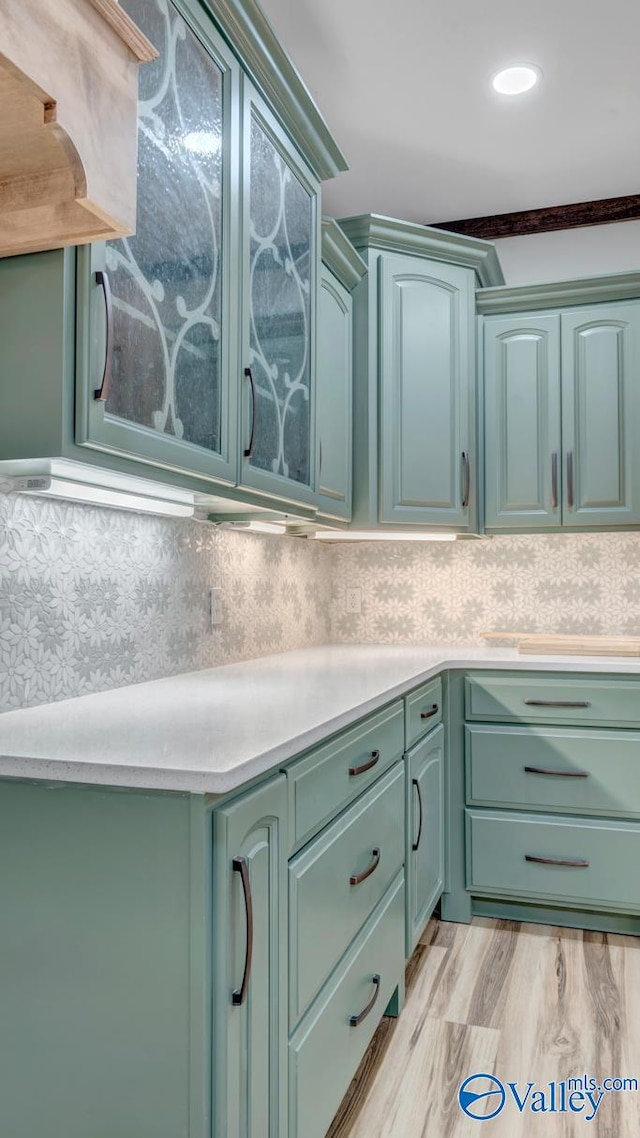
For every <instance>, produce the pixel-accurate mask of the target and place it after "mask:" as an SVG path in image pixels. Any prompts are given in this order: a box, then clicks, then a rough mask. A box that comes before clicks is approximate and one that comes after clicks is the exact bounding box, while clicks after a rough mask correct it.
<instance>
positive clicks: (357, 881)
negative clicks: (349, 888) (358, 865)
mask: <svg viewBox="0 0 640 1138" xmlns="http://www.w3.org/2000/svg"><path fill="white" fill-rule="evenodd" d="M371 853H372V854H373V861H372V862H371V865H368V866H367V868H366V869H365V871H364V873H352V874H351V877H350V878H349V885H362V882H363V881H366V880H367V877H371V874H372V873H374V872H375V870H376V869H377V868H378V866H379V865H380V850H379V849H378V848H377V846H376V848H375V849H373V850H372V851H371Z"/></svg>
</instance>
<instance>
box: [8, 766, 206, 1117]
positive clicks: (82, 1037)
mask: <svg viewBox="0 0 640 1138" xmlns="http://www.w3.org/2000/svg"><path fill="white" fill-rule="evenodd" d="M207 832H208V822H207V817H206V811H205V808H204V805H203V802H202V800H201V799H192V798H191V797H190V796H189V795H186V794H185V795H181V794H160V793H152V792H148V791H127V792H124V793H123V792H121V791H119V790H110V789H106V788H101V787H92V788H83V787H77V786H71V785H65V784H60V783H57V784H56V783H23V782H19V781H10V780H5V781H1V782H0V865H1V866H2V869H1V870H0V909H1V912H2V935H1V936H0V968H1V970H2V976H3V985H2V1016H1V1025H2V1030H1V1043H0V1118H1V1124H0V1130H1V1131H2V1134H3V1136H5V1138H34V1135H37V1134H42V1135H45V1134H46V1135H47V1138H88V1135H91V1138H115V1136H116V1135H117V1136H118V1138H205V1135H210V1134H211V1114H210V1062H211V1060H210V1013H209V1008H210V1003H211V980H210V968H209V960H208V952H209V941H210V930H209V921H208V919H207V918H208V915H210V899H209V896H208V872H209V869H208V866H209V863H210V842H207ZM223 1134H226V1130H225V1129H223V1130H220V1131H218V1132H217V1134H216V1138H218V1136H220V1138H221V1136H222V1135H223Z"/></svg>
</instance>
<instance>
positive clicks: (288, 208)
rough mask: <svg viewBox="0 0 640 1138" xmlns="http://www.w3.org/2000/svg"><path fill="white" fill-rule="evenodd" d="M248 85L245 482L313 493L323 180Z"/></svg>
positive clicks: (304, 496)
mask: <svg viewBox="0 0 640 1138" xmlns="http://www.w3.org/2000/svg"><path fill="white" fill-rule="evenodd" d="M244 86H245V99H244V122H243V126H244V162H243V169H244V171H245V185H244V219H243V234H244V242H243V255H242V266H243V273H244V279H243V305H242V312H243V398H242V410H243V414H242V427H243V430H242V434H243V439H242V444H241V447H242V483H243V484H244V485H246V486H250V487H253V488H254V489H256V490H258V491H261V490H263V491H265V492H266V493H269V494H272V495H275V496H276V497H281V498H285V499H286V498H289V497H291V498H292V500H293V501H306V502H312V501H313V499H314V494H315V451H314V446H315V351H316V310H317V281H318V259H319V242H320V237H319V226H320V212H319V183H318V181H317V179H316V178H315V177H314V175H313V173H312V172H311V170H310V169H309V167H308V166H307V165H306V163H304V161H303V159H302V157H301V156H300V154H299V153H298V152H297V151H296V149H295V148H294V147H293V145H292V143H291V142H290V140H289V139H288V137H287V136H286V134H285V133H284V131H282V129H281V128H280V127H279V125H278V123H277V122H276V120H275V118H274V116H273V115H272V114H271V113H270V112H269V110H268V108H267V106H266V104H265V103H264V101H263V100H262V99H261V98H260V96H259V95H258V94H257V92H256V91H255V90H253V88H252V87H251V85H250V84H249V83H247V82H245V85H244Z"/></svg>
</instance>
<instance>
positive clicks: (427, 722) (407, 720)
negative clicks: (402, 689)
mask: <svg viewBox="0 0 640 1138" xmlns="http://www.w3.org/2000/svg"><path fill="white" fill-rule="evenodd" d="M441 722H442V680H441V678H440V676H436V678H435V680H429V683H428V684H423V685H422V687H420V688H418V689H417V691H414V692H411V694H410V695H408V696H406V697H405V701H404V725H405V746H406V749H407V751H408V750H409V748H410V747H412V746H413V744H414V743H417V741H418V739H421V738H422V736H423V735H426V734H427V731H431V729H432V727H437V726H438V723H441Z"/></svg>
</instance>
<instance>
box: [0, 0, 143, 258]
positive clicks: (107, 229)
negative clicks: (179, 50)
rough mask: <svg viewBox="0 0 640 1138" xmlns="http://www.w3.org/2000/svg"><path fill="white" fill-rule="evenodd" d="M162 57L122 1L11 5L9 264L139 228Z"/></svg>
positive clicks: (2, 200)
mask: <svg viewBox="0 0 640 1138" xmlns="http://www.w3.org/2000/svg"><path fill="white" fill-rule="evenodd" d="M157 55H158V53H157V51H156V50H155V48H154V47H153V46H152V44H150V43H149V41H148V40H147V39H146V37H145V36H143V35H142V33H141V31H140V29H139V28H138V27H137V25H136V24H135V23H134V22H133V20H131V18H130V17H129V16H128V15H127V14H126V12H125V11H124V10H123V9H122V8H121V7H120V5H119V4H118V3H117V2H116V0H0V257H8V256H12V255H14V254H17V253H31V252H34V251H35V250H39V249H57V248H60V247H61V246H63V245H81V244H84V243H86V242H88V241H100V240H106V239H107V238H111V237H123V236H126V235H128V234H131V233H133V232H134V231H135V226H136V177H137V105H138V67H139V65H140V64H141V63H146V62H149V61H151V60H153V59H156V58H157Z"/></svg>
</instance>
